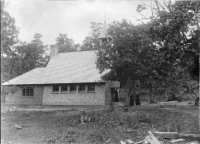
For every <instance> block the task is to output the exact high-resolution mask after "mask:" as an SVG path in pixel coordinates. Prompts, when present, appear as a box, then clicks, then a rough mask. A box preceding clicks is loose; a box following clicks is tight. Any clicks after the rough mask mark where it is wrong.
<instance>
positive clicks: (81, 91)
mask: <svg viewBox="0 0 200 144" xmlns="http://www.w3.org/2000/svg"><path fill="white" fill-rule="evenodd" d="M81 86H84V90H80V88H81ZM78 92H79V93H85V92H86V84H79V85H78Z"/></svg>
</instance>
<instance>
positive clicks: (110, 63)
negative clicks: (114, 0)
mask: <svg viewBox="0 0 200 144" xmlns="http://www.w3.org/2000/svg"><path fill="white" fill-rule="evenodd" d="M147 31H148V24H143V25H138V26H134V25H133V24H131V23H128V22H126V21H125V20H124V21H122V22H121V23H120V22H115V21H114V22H113V23H112V24H110V25H109V29H108V33H109V35H111V37H112V42H111V44H110V43H106V42H105V43H104V45H103V46H102V47H101V48H100V50H99V51H98V54H97V56H98V59H97V67H98V68H99V69H100V71H101V72H103V71H104V70H106V69H110V72H109V73H107V74H106V75H104V76H103V77H102V78H103V79H105V80H117V81H120V83H121V84H122V85H124V86H125V85H126V86H128V89H129V90H128V91H129V92H128V96H129V95H130V93H131V92H132V91H133V92H134V91H135V84H136V83H137V81H142V80H143V79H144V77H145V76H146V74H147V72H148V70H151V69H150V68H149V67H150V66H151V63H150V61H149V59H150V58H151V57H150V56H151V55H150V52H153V51H155V48H156V47H155V46H154V45H152V40H151V39H150V38H149V37H148V35H147V34H146V33H147Z"/></svg>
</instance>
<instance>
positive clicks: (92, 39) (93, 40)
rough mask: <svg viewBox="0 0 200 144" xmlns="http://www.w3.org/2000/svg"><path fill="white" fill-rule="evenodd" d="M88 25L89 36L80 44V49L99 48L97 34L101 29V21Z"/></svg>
mask: <svg viewBox="0 0 200 144" xmlns="http://www.w3.org/2000/svg"><path fill="white" fill-rule="evenodd" d="M90 25H91V26H90V28H91V32H90V34H89V36H87V37H86V38H85V39H84V40H83V45H82V46H81V50H82V51H84V50H97V49H99V40H98V36H99V34H100V31H101V29H102V23H96V22H91V23H90Z"/></svg>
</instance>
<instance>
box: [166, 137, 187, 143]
mask: <svg viewBox="0 0 200 144" xmlns="http://www.w3.org/2000/svg"><path fill="white" fill-rule="evenodd" d="M170 143H171V144H185V143H186V140H185V139H182V138H181V139H175V140H171V141H170Z"/></svg>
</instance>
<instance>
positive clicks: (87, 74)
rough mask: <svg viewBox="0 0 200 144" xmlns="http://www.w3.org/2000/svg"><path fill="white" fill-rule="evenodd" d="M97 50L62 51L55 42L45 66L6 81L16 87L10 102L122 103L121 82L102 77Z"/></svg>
mask: <svg viewBox="0 0 200 144" xmlns="http://www.w3.org/2000/svg"><path fill="white" fill-rule="evenodd" d="M104 25H106V24H105V23H104ZM104 27H105V26H104ZM102 31H105V29H103V30H102ZM101 36H103V34H102V33H101ZM102 39H104V38H103V37H101V38H100V40H102ZM105 39H107V38H106V37H105ZM96 52H97V51H77V52H68V53H58V49H57V47H56V46H55V45H51V47H50V61H49V62H48V64H47V66H46V67H45V68H35V69H33V70H31V71H29V72H27V73H25V74H22V75H20V76H18V77H16V78H14V79H11V80H9V81H8V82H5V83H3V85H7V86H14V87H15V90H14V91H12V92H10V93H8V95H7V96H6V98H5V102H6V104H7V105H28V106H30V105H31V106H49V105H71V106H72V105H99V106H104V105H110V104H111V103H112V102H114V101H115V102H118V101H116V96H117V97H118V94H116V92H114V90H115V89H116V88H118V87H119V82H110V81H103V80H101V76H102V75H103V74H104V73H102V74H100V73H99V70H98V69H97V67H96V63H95V62H96V59H97V55H96ZM118 99H119V98H118Z"/></svg>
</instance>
